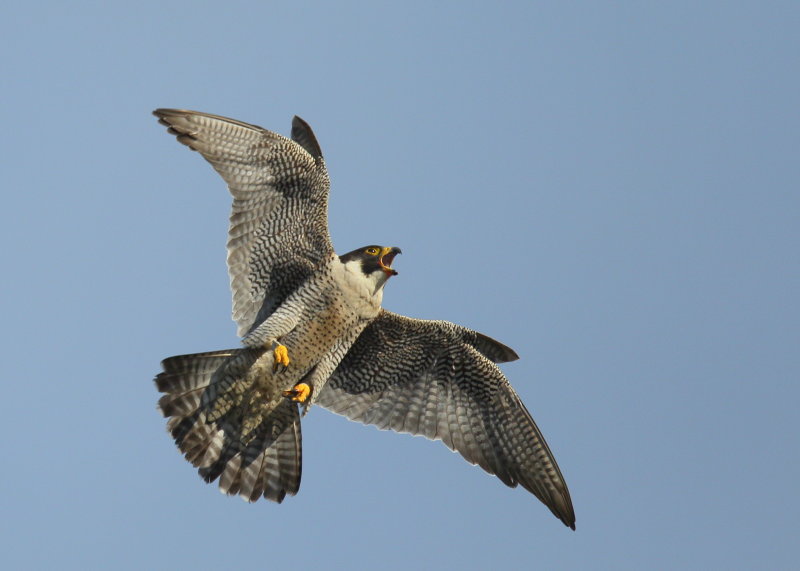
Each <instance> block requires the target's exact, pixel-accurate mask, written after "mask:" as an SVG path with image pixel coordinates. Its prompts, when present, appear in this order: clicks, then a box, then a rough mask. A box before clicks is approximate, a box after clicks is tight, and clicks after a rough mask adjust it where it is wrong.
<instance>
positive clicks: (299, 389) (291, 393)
mask: <svg viewBox="0 0 800 571" xmlns="http://www.w3.org/2000/svg"><path fill="white" fill-rule="evenodd" d="M309 395H311V387H309V386H308V385H307V384H305V383H297V384H296V385H295V386H294V388H293V389H291V390H288V391H283V396H285V397H291V399H292V400H293V401H294V402H299V403H304V402H306V401H307V400H308V397H309Z"/></svg>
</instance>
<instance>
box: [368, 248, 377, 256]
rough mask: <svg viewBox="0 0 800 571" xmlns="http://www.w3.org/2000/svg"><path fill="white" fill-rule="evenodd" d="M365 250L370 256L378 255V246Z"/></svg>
mask: <svg viewBox="0 0 800 571" xmlns="http://www.w3.org/2000/svg"><path fill="white" fill-rule="evenodd" d="M365 252H366V253H367V254H369V255H370V256H377V255H378V248H367V249H366V250H365Z"/></svg>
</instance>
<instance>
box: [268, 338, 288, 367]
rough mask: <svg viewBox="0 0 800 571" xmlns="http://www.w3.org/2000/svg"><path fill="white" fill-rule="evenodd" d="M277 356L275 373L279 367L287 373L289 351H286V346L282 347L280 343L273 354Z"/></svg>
mask: <svg viewBox="0 0 800 571" xmlns="http://www.w3.org/2000/svg"><path fill="white" fill-rule="evenodd" d="M273 353H274V355H275V364H274V365H273V367H272V370H273V371H277V370H278V368H279V367H281V370H282V371H285V370H286V368H287V367H288V366H289V361H290V359H289V350H288V349H286V345H281V344H280V343H278V346H277V347H275V351H274V352H273Z"/></svg>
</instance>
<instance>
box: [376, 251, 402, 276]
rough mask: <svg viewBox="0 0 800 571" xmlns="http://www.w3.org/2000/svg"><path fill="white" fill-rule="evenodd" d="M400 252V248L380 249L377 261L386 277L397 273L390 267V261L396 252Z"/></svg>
mask: <svg viewBox="0 0 800 571" xmlns="http://www.w3.org/2000/svg"><path fill="white" fill-rule="evenodd" d="M402 253H403V252H402V251H401V250H400V248H384V249H383V250H381V257H380V258H379V259H378V262H379V263H380V265H381V269H382V270H383V272H384V273H385V274H386V276H387V277H392V276H396V275H397V272H396V271H395V270H393V269H392V261H393V260H394V257H395V256H396V255H397V254H402Z"/></svg>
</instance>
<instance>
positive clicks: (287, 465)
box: [155, 349, 302, 502]
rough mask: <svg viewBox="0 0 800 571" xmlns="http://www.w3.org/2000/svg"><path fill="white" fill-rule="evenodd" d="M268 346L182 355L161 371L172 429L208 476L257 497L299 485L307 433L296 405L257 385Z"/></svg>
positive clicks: (275, 497)
mask: <svg viewBox="0 0 800 571" xmlns="http://www.w3.org/2000/svg"><path fill="white" fill-rule="evenodd" d="M263 354H264V349H230V350H227V351H213V352H210V353H197V354H193V355H179V356H176V357H170V358H168V359H165V360H164V361H162V363H161V366H162V368H163V369H164V372H162V373H160V374H159V375H158V376H157V377H156V378H155V383H156V387H157V388H158V390H159V392H162V393H164V396H162V397H161V399H160V400H159V401H158V407H159V409H160V410H161V413H162V414H163V415H164V416H165V417H167V418H169V420H168V422H167V430H169V432H170V433H171V434H172V437H173V438H174V439H175V444H177V446H178V448H179V449H180V451H181V452H183V454H184V456H185V457H186V459H187V460H188V461H189V462H191V463H192V465H193V466H195V467H196V468H198V472H199V473H200V476H201V477H202V478H203V479H204V480H205V481H206V482H213V481H214V480H216V479H217V478H219V487H220V490H221V491H222V492H224V493H226V494H230V495H233V494H239V495H240V496H242V498H244V499H246V500H247V501H250V502H254V501H256V500H258V499H259V498H260V497H261V496H264V497H265V498H267V499H270V500H272V501H275V502H281V501H283V499H284V497H286V494H289V495H294V494H296V493H297V491H298V490H299V489H300V476H301V471H302V438H301V432H300V415H299V412H298V407H297V404H296V403H294V402H291V401H290V400H288V399H285V398H278V397H275V395H274V394H268V393H265V392H264V388H263V387H258V389H256V388H255V387H254V381H253V378H252V377H253V375H252V374H250V375H248V373H251V372H252V370H253V368H254V365H256V362H257V361H258V360H259V358H260V357H261V356H262V355H263Z"/></svg>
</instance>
